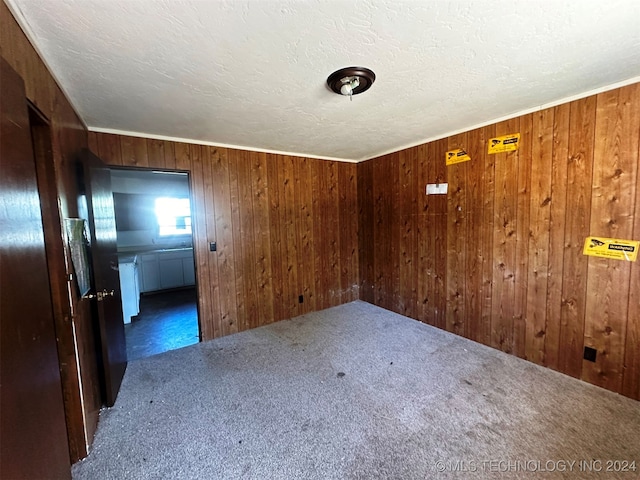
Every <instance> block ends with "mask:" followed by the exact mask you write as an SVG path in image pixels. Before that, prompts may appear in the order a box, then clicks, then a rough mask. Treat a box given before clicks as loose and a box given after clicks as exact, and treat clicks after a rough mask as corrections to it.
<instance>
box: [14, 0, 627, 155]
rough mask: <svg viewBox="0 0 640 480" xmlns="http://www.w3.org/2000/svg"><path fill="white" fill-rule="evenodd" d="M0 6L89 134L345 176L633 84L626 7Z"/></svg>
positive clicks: (187, 2)
mask: <svg viewBox="0 0 640 480" xmlns="http://www.w3.org/2000/svg"><path fill="white" fill-rule="evenodd" d="M5 2H6V3H7V4H8V5H9V7H10V8H11V10H12V11H13V12H14V14H15V15H16V17H17V19H18V21H19V22H20V23H21V25H22V27H23V28H24V29H25V30H26V32H27V34H28V35H29V37H30V39H31V40H32V42H34V43H35V45H36V48H37V49H38V51H39V52H40V53H41V55H42V56H43V57H44V59H45V61H46V63H47V65H48V66H49V68H50V69H51V70H52V72H53V73H54V75H55V77H56V79H57V80H58V82H59V83H60V85H61V87H62V88H63V90H64V91H65V92H66V93H67V95H68V96H69V98H70V100H71V102H72V103H73V105H74V107H75V108H76V110H77V111H78V113H79V115H80V116H81V118H82V119H83V121H84V122H85V123H86V125H87V126H88V127H89V129H90V130H96V131H107V132H117V133H126V134H133V135H143V136H148V137H160V138H173V139H181V140H187V141H195V142H200V143H211V144H216V145H225V146H237V147H240V148H244V149H250V150H263V151H276V152H289V153H293V154H299V155H306V156H313V157H321V158H334V159H343V160H350V161H359V160H363V159H368V158H372V157H375V156H378V155H380V154H383V153H387V152H391V151H396V150H400V149H402V148H405V147H407V146H411V145H416V144H419V143H423V142H425V141H427V140H432V139H435V138H441V137H443V136H446V135H448V134H451V133H455V132H458V131H463V130H467V129H469V128H470V127H474V126H478V125H482V124H486V123H491V122H492V121H494V120H497V119H501V118H505V117H510V116H515V115H516V114H518V113H522V112H525V111H531V110H534V109H536V108H538V107H540V106H542V105H549V104H555V103H560V102H561V101H564V100H566V99H570V98H575V97H579V96H584V95H585V94H586V93H593V92H595V91H601V90H605V89H607V88H611V87H613V86H617V85H619V84H624V83H632V82H636V81H640V28H639V25H640V2H639V1H638V0H607V1H603V0H573V1H569V0H563V1H560V0H546V1H545V0H507V1H503V0H486V1H472V0H459V1H454V0H451V1H445V0H432V1H426V0H425V1H398V0H381V1H373V0H366V1H364V0H362V1H359V0H342V1H331V0H327V1H319V0H315V1H314V0H235V1H223V0H218V1H204V0H200V1H197V0H54V1H52V0H5ZM351 65H357V66H364V67H367V68H370V69H372V70H373V71H374V72H375V73H376V76H377V79H376V82H375V83H374V85H373V86H372V87H371V89H370V90H369V91H367V92H365V93H363V94H361V95H357V96H354V97H353V101H349V98H347V97H342V96H340V95H336V94H335V93H332V92H331V91H330V90H329V89H328V88H327V86H326V79H327V76H328V75H329V74H330V73H332V72H333V71H334V70H337V69H338V68H341V67H346V66H351Z"/></svg>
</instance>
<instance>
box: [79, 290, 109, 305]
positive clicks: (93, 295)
mask: <svg viewBox="0 0 640 480" xmlns="http://www.w3.org/2000/svg"><path fill="white" fill-rule="evenodd" d="M115 293H116V292H115V290H107V289H106V288H105V289H103V290H102V291H101V292H98V293H88V294H87V295H86V296H85V297H84V298H97V299H98V301H99V302H101V301H102V300H104V298H105V297H113V296H114V295H115Z"/></svg>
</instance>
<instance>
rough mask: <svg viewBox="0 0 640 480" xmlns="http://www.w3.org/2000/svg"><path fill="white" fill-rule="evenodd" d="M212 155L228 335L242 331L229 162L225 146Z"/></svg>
mask: <svg viewBox="0 0 640 480" xmlns="http://www.w3.org/2000/svg"><path fill="white" fill-rule="evenodd" d="M177 145H180V144H177ZM178 150H179V148H177V149H176V151H178ZM210 154H211V158H210V161H211V176H212V178H214V179H216V181H215V188H214V190H213V203H214V204H215V206H216V212H215V225H216V235H215V237H214V238H215V240H212V241H215V242H216V254H215V255H216V256H217V264H218V278H219V288H220V316H219V320H218V321H219V324H220V330H219V331H220V335H228V334H231V333H237V332H238V324H237V319H238V309H237V305H236V301H235V299H236V297H237V292H236V283H235V278H236V275H235V264H234V262H233V259H234V244H233V215H232V213H231V191H230V185H229V161H228V158H227V151H226V150H224V149H212V150H211V152H210ZM176 165H180V162H179V161H178V162H177V164H176ZM183 168H184V167H183ZM209 255H211V253H209Z"/></svg>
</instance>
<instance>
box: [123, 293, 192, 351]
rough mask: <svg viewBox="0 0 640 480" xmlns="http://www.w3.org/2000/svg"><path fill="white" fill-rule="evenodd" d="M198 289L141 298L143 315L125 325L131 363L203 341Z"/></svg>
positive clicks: (141, 312) (141, 313)
mask: <svg viewBox="0 0 640 480" xmlns="http://www.w3.org/2000/svg"><path fill="white" fill-rule="evenodd" d="M196 305H197V294H196V289H195V288H190V289H184V290H172V291H165V292H160V293H155V294H151V295H143V296H142V297H141V298H140V314H139V315H138V316H137V317H134V320H133V321H132V322H131V323H129V324H126V325H125V335H126V340H127V356H128V359H129V361H132V360H138V359H141V358H146V357H150V356H152V355H157V354H158V353H163V352H167V351H169V350H175V349H178V348H182V347H186V346H188V345H193V344H195V343H198V342H199V341H200V335H199V329H198V310H197V306H196Z"/></svg>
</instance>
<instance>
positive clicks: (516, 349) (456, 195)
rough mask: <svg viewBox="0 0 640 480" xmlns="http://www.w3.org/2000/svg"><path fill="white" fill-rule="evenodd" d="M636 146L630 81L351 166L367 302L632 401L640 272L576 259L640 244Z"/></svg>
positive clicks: (635, 89)
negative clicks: (494, 146)
mask: <svg viewBox="0 0 640 480" xmlns="http://www.w3.org/2000/svg"><path fill="white" fill-rule="evenodd" d="M517 132H520V133H521V135H522V137H521V146H520V148H519V150H518V151H516V152H510V153H501V154H497V155H488V154H487V140H488V139H489V138H492V137H495V136H499V135H505V134H510V133H517ZM639 138H640V84H635V85H631V86H627V87H624V88H620V89H617V90H613V91H609V92H605V93H601V94H599V95H597V96H592V97H588V98H585V99H582V100H578V101H574V102H571V103H568V104H564V105H560V106H558V107H555V108H549V109H546V110H542V111H540V112H537V113H533V114H529V115H524V116H521V117H518V118H515V119H512V120H508V121H504V122H500V123H497V124H494V125H490V126H487V127H484V128H480V129H477V130H473V131H469V132H466V133H463V134H460V135H455V136H452V137H449V138H446V139H442V140H438V141H435V142H432V143H429V144H426V145H421V146H419V147H414V148H410V149H407V150H403V151H401V152H397V153H394V154H390V155H386V156H383V157H380V158H377V159H374V160H371V161H368V162H364V163H361V164H359V165H358V194H359V198H360V230H361V232H362V234H363V236H362V237H361V238H360V240H361V241H360V270H361V278H362V294H361V296H362V299H363V300H366V301H369V302H372V303H374V304H376V305H379V306H382V307H384V308H387V309H390V310H393V311H395V312H398V313H401V314H403V315H407V316H409V317H412V318H415V319H418V320H420V321H423V322H426V323H428V324H431V325H434V326H437V327H440V328H443V329H446V330H448V331H450V332H453V333H456V334H458V335H462V336H464V337H467V338H470V339H472V340H475V341H478V342H481V343H483V344H485V345H489V346H492V347H494V348H498V349H501V350H503V351H505V352H508V353H511V354H513V355H517V356H519V357H522V358H526V359H527V360H530V361H532V362H535V363H538V364H540V365H544V366H547V367H549V368H552V369H555V370H559V371H561V372H564V373H566V374H569V375H572V376H574V377H578V378H581V379H583V380H585V381H587V382H590V383H593V384H595V385H599V386H602V387H604V388H607V389H609V390H613V391H614V392H619V393H621V394H623V395H626V396H629V397H632V398H635V399H640V262H636V263H629V262H624V261H617V260H609V259H601V258H595V257H586V256H584V255H583V254H582V248H583V244H584V240H585V237H587V236H589V235H598V236H604V237H612V238H619V239H635V240H639V239H640V177H639V173H638V161H639V151H638V150H639ZM454 148H463V149H465V150H466V151H467V152H468V153H469V154H470V155H471V158H472V160H471V161H470V162H466V163H461V164H457V165H453V166H449V167H446V166H445V152H446V151H447V150H450V149H454ZM441 182H447V183H448V184H449V187H448V188H449V193H448V195H446V196H444V195H442V196H438V195H431V196H427V195H425V186H426V184H427V183H441ZM367 239H372V240H373V241H367ZM585 346H588V347H592V348H595V349H597V358H596V361H595V362H590V361H586V360H583V349H584V347H585Z"/></svg>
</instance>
